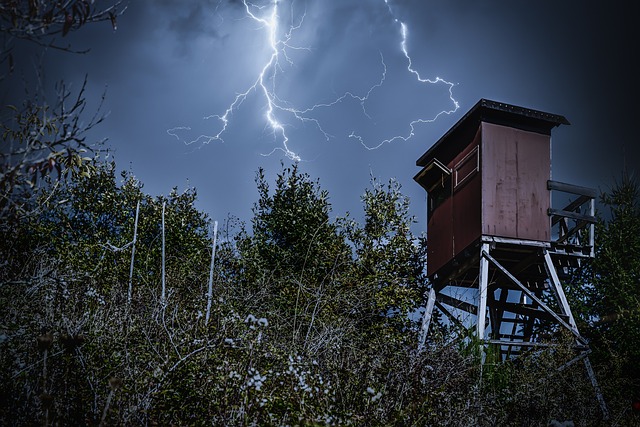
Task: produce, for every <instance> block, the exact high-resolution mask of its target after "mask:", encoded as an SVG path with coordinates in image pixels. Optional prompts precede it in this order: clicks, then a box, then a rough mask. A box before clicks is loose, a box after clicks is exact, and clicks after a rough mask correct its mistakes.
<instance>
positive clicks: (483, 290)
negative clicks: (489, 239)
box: [477, 243, 489, 341]
mask: <svg viewBox="0 0 640 427" xmlns="http://www.w3.org/2000/svg"><path fill="white" fill-rule="evenodd" d="M485 253H487V254H488V253H489V244H488V243H483V244H482V245H481V247H480V277H479V280H480V284H479V286H480V287H479V295H478V298H479V301H478V322H477V323H478V324H477V337H478V339H479V340H480V341H482V340H484V338H485V337H484V335H485V323H486V320H485V319H486V316H487V292H488V289H489V283H488V281H489V260H488V259H487V257H486V256H485V255H484V254H485Z"/></svg>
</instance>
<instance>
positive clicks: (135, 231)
mask: <svg viewBox="0 0 640 427" xmlns="http://www.w3.org/2000/svg"><path fill="white" fill-rule="evenodd" d="M139 213H140V200H138V203H137V205H136V220H135V223H134V225H133V243H132V244H131V267H130V268H129V293H128V294H127V303H128V304H131V297H132V294H133V260H134V258H135V255H136V240H137V238H138V214H139Z"/></svg>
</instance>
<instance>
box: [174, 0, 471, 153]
mask: <svg viewBox="0 0 640 427" xmlns="http://www.w3.org/2000/svg"><path fill="white" fill-rule="evenodd" d="M280 3H281V0H275V1H273V2H272V3H270V5H271V8H270V11H269V10H267V9H268V8H267V6H259V5H256V4H253V3H251V2H249V1H247V0H243V1H242V4H243V6H244V9H245V13H246V16H247V18H250V19H252V20H253V21H255V22H257V23H258V24H260V26H261V27H262V28H264V30H265V33H266V35H267V41H268V45H269V48H270V51H271V55H270V57H269V60H268V61H267V62H266V63H265V64H264V65H263V67H262V69H261V71H260V73H259V74H258V76H257V78H256V80H255V81H254V83H253V84H252V85H251V86H250V87H249V88H247V89H246V90H245V91H244V92H242V93H239V94H237V95H236V97H235V98H234V100H233V101H232V102H231V104H229V106H228V107H227V109H226V110H225V111H224V113H223V114H213V115H209V116H206V117H204V119H205V120H210V119H215V120H218V121H219V123H220V130H219V131H218V132H217V133H216V134H214V135H204V134H202V135H200V136H198V137H197V138H195V139H193V140H191V141H184V140H182V139H181V138H180V136H179V135H178V132H179V131H185V130H186V131H189V130H191V128H190V127H188V126H178V127H174V128H171V129H168V130H167V133H168V134H169V135H171V136H173V137H175V138H176V139H178V140H179V141H182V142H183V143H184V144H186V145H192V144H200V145H204V144H209V143H211V142H214V141H220V142H224V139H223V135H224V134H225V132H226V131H227V128H228V125H229V121H230V120H231V115H232V114H233V113H234V111H236V110H237V109H239V108H240V106H241V105H242V104H243V102H244V101H245V100H246V99H247V98H248V97H249V95H250V94H252V93H259V94H261V95H262V97H263V98H264V100H265V102H266V113H265V119H266V127H267V128H269V129H270V130H271V133H272V135H273V136H274V138H278V137H279V139H280V140H281V146H280V147H276V148H274V149H273V150H272V151H271V152H270V153H267V154H263V155H264V156H269V155H272V154H273V153H275V152H276V151H281V152H283V153H284V155H285V156H286V157H287V158H289V159H291V160H293V161H296V162H299V161H301V160H302V159H301V157H300V156H299V155H298V154H297V153H296V152H294V151H292V150H291V149H290V148H289V137H288V135H287V132H286V129H285V125H284V124H283V122H282V121H280V120H279V119H278V113H281V114H289V115H291V116H293V118H295V119H296V120H298V121H300V122H302V123H311V124H312V125H313V126H315V127H316V128H317V129H318V131H320V132H321V133H322V135H323V136H324V138H325V139H326V140H329V139H330V138H331V137H332V135H330V134H328V133H327V132H326V131H325V130H324V129H323V128H322V125H321V123H320V122H319V120H317V119H315V118H314V117H313V113H315V112H316V111H318V110H319V109H322V108H331V107H334V106H336V105H338V104H340V103H342V102H345V101H348V100H352V101H355V102H358V103H359V105H360V108H361V110H362V113H363V114H364V115H365V116H366V117H367V118H368V119H370V120H372V118H371V116H370V115H369V113H368V112H367V109H366V103H367V101H368V100H369V98H370V96H371V95H372V93H373V92H374V91H375V90H376V89H377V88H379V87H381V86H382V85H383V84H384V82H385V79H386V73H387V67H386V64H385V62H384V57H383V56H382V53H381V54H380V62H381V66H382V72H381V78H380V80H379V81H378V82H377V83H376V84H374V85H372V86H371V87H370V88H369V89H368V91H367V92H366V93H365V94H364V95H358V94H355V93H353V92H345V93H344V94H343V95H341V96H339V97H337V98H335V99H334V100H333V101H331V102H328V103H319V104H315V105H313V106H311V107H309V108H305V109H297V108H294V107H292V106H291V104H290V103H289V102H287V101H285V100H282V99H280V98H279V97H278V95H277V93H276V86H277V85H276V80H277V76H278V73H279V72H282V70H283V68H282V64H281V60H284V61H286V62H287V63H288V64H289V65H293V61H292V60H291V58H290V57H289V55H288V54H287V50H307V51H310V49H309V48H305V47H298V46H294V45H293V44H291V39H292V37H293V33H294V32H295V31H296V30H298V29H300V28H301V27H302V24H303V22H304V19H305V17H306V11H305V13H303V14H302V16H301V18H300V19H299V20H298V21H297V23H294V19H293V17H294V13H293V5H292V6H291V21H292V25H291V26H290V27H289V29H288V31H286V32H285V33H283V34H282V35H280V34H281V31H280V28H279V21H280V16H279V14H278V13H279V5H280ZM385 4H386V6H387V8H388V10H389V13H390V14H391V16H393V17H394V22H396V23H397V24H398V25H399V26H400V34H401V37H402V41H401V44H400V47H401V50H402V53H403V54H404V56H405V58H406V59H407V70H408V71H409V72H410V73H411V74H413V75H415V78H416V79H417V81H418V82H419V83H422V84H438V83H442V84H445V85H448V87H449V88H448V90H449V98H450V100H451V102H452V103H453V106H454V108H453V109H449V110H443V111H441V112H439V113H438V114H437V115H436V116H434V117H432V118H428V119H417V120H413V121H411V122H410V123H409V132H408V133H407V134H406V135H397V136H394V137H392V138H389V139H385V140H383V141H380V142H379V143H378V144H376V145H374V146H369V145H367V144H366V143H365V141H364V138H363V137H361V136H359V135H357V134H356V133H355V132H352V133H351V134H350V135H349V138H354V139H357V140H358V141H359V142H360V143H361V144H362V145H363V146H364V147H365V148H366V149H367V150H374V149H377V148H379V147H381V146H382V145H384V144H387V143H390V142H394V141H397V140H402V141H408V140H409V139H411V138H412V137H413V136H414V134H415V126H416V125H417V124H420V123H430V122H434V121H435V120H437V118H438V117H439V116H441V115H443V114H452V113H453V112H455V111H456V110H457V109H458V108H459V105H458V102H457V101H456V100H455V99H454V98H453V86H454V83H451V82H448V81H446V80H444V79H441V78H440V77H436V78H435V79H425V78H422V77H421V76H420V73H419V72H418V71H416V70H415V69H414V68H413V64H412V60H411V56H410V55H409V52H408V50H407V32H408V31H407V26H406V25H405V24H404V23H403V22H401V21H399V20H398V19H397V18H395V16H394V14H393V11H392V9H391V6H390V5H389V2H388V0H385ZM265 11H266V12H265Z"/></svg>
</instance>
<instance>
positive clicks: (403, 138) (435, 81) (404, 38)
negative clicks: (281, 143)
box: [349, 0, 460, 150]
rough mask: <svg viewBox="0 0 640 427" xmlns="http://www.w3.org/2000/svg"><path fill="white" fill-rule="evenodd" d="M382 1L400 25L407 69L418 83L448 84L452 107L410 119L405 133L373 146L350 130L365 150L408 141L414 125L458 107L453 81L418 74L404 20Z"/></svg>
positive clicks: (453, 111) (435, 118)
mask: <svg viewBox="0 0 640 427" xmlns="http://www.w3.org/2000/svg"><path fill="white" fill-rule="evenodd" d="M384 3H385V4H386V5H387V9H388V10H389V13H390V14H391V16H393V17H394V18H393V20H394V22H395V23H396V24H398V25H399V26H400V35H401V36H402V41H401V42H400V49H401V50H402V53H403V54H404V56H405V58H406V59H407V70H408V71H409V72H410V73H411V74H413V75H415V77H416V79H417V81H418V82H420V83H425V84H438V83H443V84H445V85H447V86H449V99H450V100H451V102H452V103H453V108H452V109H449V110H442V111H440V112H439V113H438V114H436V115H435V116H433V117H431V118H427V119H417V120H412V121H411V122H410V123H409V132H408V133H407V134H406V135H396V136H393V137H391V138H388V139H385V140H382V141H380V142H379V143H378V144H376V145H374V146H369V145H367V144H365V142H364V140H363V138H362V137H361V136H360V135H357V134H356V133H355V132H351V134H350V135H349V138H355V139H357V140H358V141H360V143H361V144H362V145H363V146H364V147H365V148H366V149H367V150H375V149H377V148H380V147H381V146H383V145H384V144H387V143H390V142H394V141H399V140H400V141H408V140H410V139H411V138H412V137H413V136H414V135H415V126H416V125H417V124H420V123H433V122H435V121H436V120H437V119H438V117H440V116H441V115H443V114H452V113H455V112H456V111H457V110H458V108H460V105H459V104H458V101H456V99H455V98H454V97H453V87H454V86H455V83H452V82H448V81H446V80H444V79H442V78H440V77H436V78H435V79H425V78H423V77H422V76H420V73H419V72H418V71H416V70H415V69H414V68H413V61H412V60H411V56H410V55H409V51H408V49H407V37H408V34H407V33H408V30H407V25H406V24H405V23H404V22H402V21H400V20H399V19H398V18H396V17H395V15H394V13H393V10H392V9H391V5H390V4H389V0H384Z"/></svg>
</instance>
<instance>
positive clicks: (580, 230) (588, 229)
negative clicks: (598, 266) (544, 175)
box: [547, 180, 597, 257]
mask: <svg viewBox="0 0 640 427" xmlns="http://www.w3.org/2000/svg"><path fill="white" fill-rule="evenodd" d="M547 188H548V189H549V190H552V191H559V192H562V193H569V194H571V195H573V196H577V197H576V198H575V199H574V200H572V201H571V202H570V203H569V204H568V205H567V206H565V207H564V208H563V209H553V208H550V209H549V216H550V219H551V236H552V241H551V244H552V246H553V247H554V248H556V249H563V250H564V249H571V251H572V252H575V251H579V252H580V253H581V254H582V255H587V256H589V257H593V256H594V243H595V240H594V237H595V232H594V228H595V222H596V217H595V198H596V196H597V192H596V190H595V189H592V188H587V187H580V186H578V185H572V184H566V183H564V182H559V181H552V180H549V181H547Z"/></svg>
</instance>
